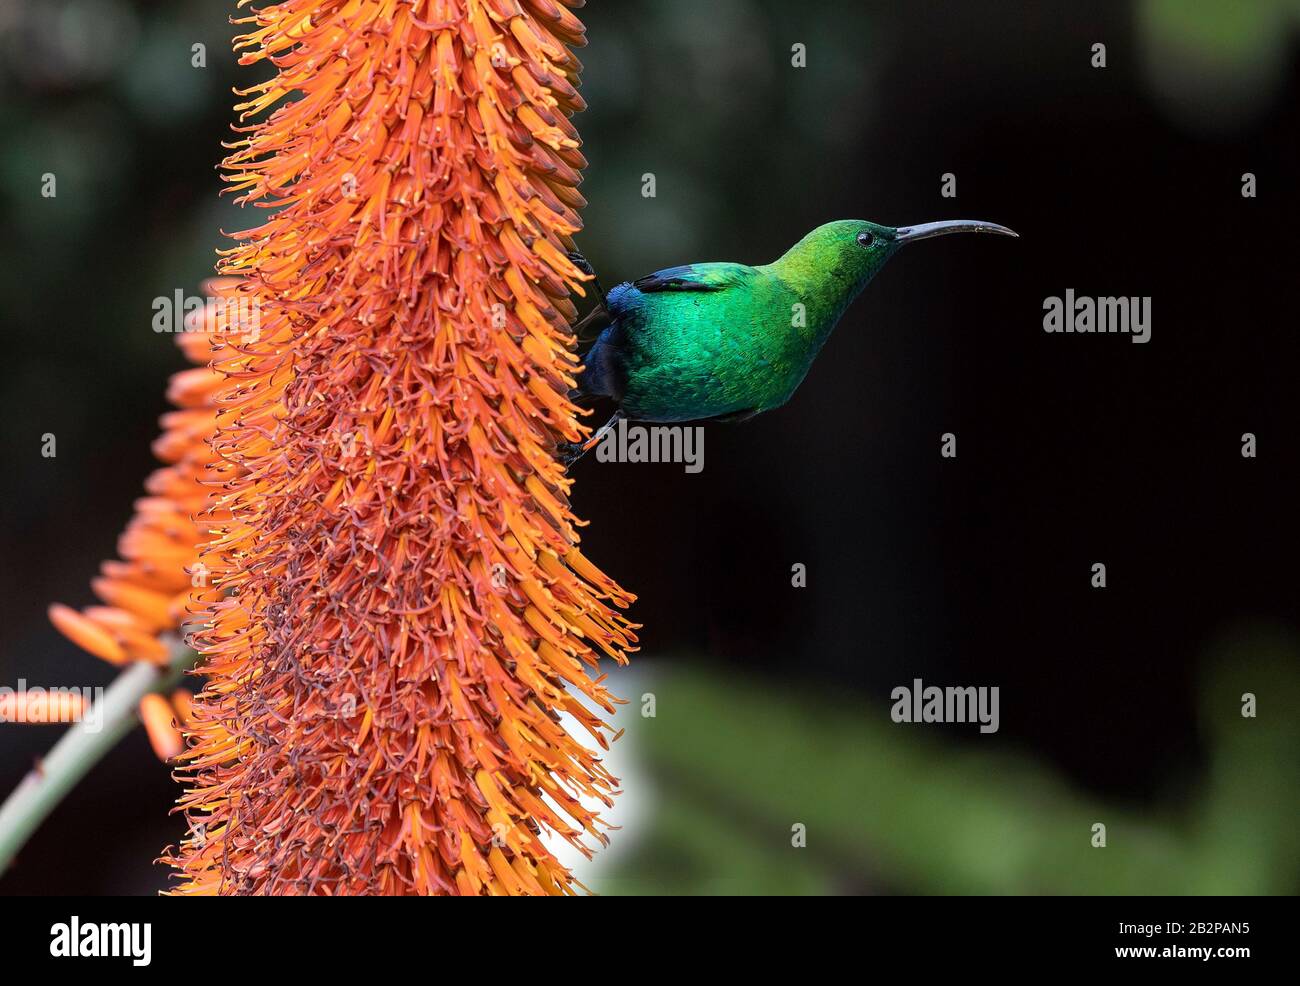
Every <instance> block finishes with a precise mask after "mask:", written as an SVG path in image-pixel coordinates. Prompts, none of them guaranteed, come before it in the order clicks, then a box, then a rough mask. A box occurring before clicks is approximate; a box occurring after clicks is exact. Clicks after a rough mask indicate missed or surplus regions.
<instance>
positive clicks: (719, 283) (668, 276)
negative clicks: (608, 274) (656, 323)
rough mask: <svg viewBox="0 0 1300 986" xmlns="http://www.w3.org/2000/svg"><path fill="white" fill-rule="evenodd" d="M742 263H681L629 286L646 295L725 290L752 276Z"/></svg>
mask: <svg viewBox="0 0 1300 986" xmlns="http://www.w3.org/2000/svg"><path fill="white" fill-rule="evenodd" d="M755 273H756V271H755V270H754V268H753V267H746V266H745V265H744V264H683V265H682V266H681V267H668V268H665V269H664V270H657V271H655V272H654V273H653V274H647V275H646V276H645V277H639V278H637V279H636V280H635V281H633V282H632V287H634V288H636V289H637V290H638V291H641V292H643V293H645V294H650V293H651V292H653V291H724V290H726V289H727V288H729V287H733V286H735V285H737V284H743V283H745V282H746V281H748V280H749V279H750V278H751V277H753V276H754V274H755Z"/></svg>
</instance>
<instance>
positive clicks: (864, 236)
mask: <svg viewBox="0 0 1300 986" xmlns="http://www.w3.org/2000/svg"><path fill="white" fill-rule="evenodd" d="M875 241H876V238H875V237H874V236H872V235H871V234H870V233H869V232H867V231H866V230H865V229H864V230H863V231H862V232H861V233H859V234H858V246H871V244H872V243H874V242H875Z"/></svg>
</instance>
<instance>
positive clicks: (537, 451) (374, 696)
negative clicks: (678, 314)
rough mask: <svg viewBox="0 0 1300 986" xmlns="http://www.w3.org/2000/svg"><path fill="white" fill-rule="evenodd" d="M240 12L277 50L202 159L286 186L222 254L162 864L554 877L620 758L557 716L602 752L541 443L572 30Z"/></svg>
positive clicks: (588, 649) (519, 1)
mask: <svg viewBox="0 0 1300 986" xmlns="http://www.w3.org/2000/svg"><path fill="white" fill-rule="evenodd" d="M240 23H243V24H245V25H249V27H248V33H246V34H245V35H244V36H242V37H241V38H239V39H238V40H237V42H236V44H237V48H238V49H239V50H240V51H241V52H242V53H243V54H242V58H241V61H242V63H243V64H253V63H258V62H271V63H272V64H273V65H274V66H275V68H276V69H277V70H278V74H277V75H276V76H275V77H274V78H272V79H270V80H269V81H266V82H263V83H261V84H259V85H257V86H254V87H253V88H252V89H251V90H248V91H247V92H245V93H243V95H245V96H246V97H247V98H248V101H247V102H245V103H244V104H242V105H241V106H239V107H238V109H239V111H240V112H241V114H242V115H241V122H246V121H249V120H252V119H253V118H258V122H255V123H251V124H248V125H246V126H244V127H241V128H240V129H239V130H238V132H239V133H240V134H241V135H242V136H241V139H240V140H238V141H237V142H236V143H235V144H234V145H233V151H232V153H231V154H230V156H229V157H228V159H227V161H226V171H227V180H228V181H229V182H230V183H231V185H232V187H233V188H234V189H235V190H237V191H238V192H239V193H240V194H241V201H244V202H257V203H260V204H262V205H266V206H274V207H276V208H277V210H278V211H276V212H275V213H274V214H273V215H272V216H271V218H270V219H269V220H268V221H267V222H266V223H265V224H264V225H262V226H261V227H259V228H257V229H254V230H251V231H248V232H245V233H243V234H240V235H239V236H238V237H237V239H238V241H239V242H238V245H237V246H236V247H235V248H233V249H232V250H230V251H228V252H227V253H226V254H225V257H224V260H223V263H222V269H223V272H224V273H226V274H228V275H231V276H233V277H235V278H237V279H238V284H237V287H236V289H235V290H233V291H231V292H230V293H229V294H228V296H227V299H226V300H228V301H231V302H238V304H237V305H232V306H230V307H228V308H227V311H228V312H231V311H233V312H234V313H233V314H230V315H229V317H230V318H232V319H236V320H237V321H238V322H239V323H240V326H241V329H242V330H244V331H242V332H240V333H236V334H225V335H220V336H218V337H217V339H218V341H217V343H216V345H215V346H214V350H215V354H214V356H215V358H214V367H215V368H216V370H217V371H219V372H220V373H221V374H222V375H223V377H224V378H225V382H224V383H223V385H222V389H221V392H220V394H219V396H218V405H219V407H220V408H221V410H220V414H219V415H218V419H217V423H216V432H215V438H214V440H213V448H214V450H215V452H216V457H217V464H216V466H215V468H214V470H213V475H212V476H210V477H209V483H210V484H211V483H212V481H213V480H215V485H216V487H217V489H216V493H215V496H214V501H213V503H214V511H215V512H216V513H215V514H214V519H213V520H212V522H211V523H209V524H206V525H205V526H206V527H209V528H212V529H214V532H215V533H214V534H213V536H212V539H211V540H210V541H209V542H208V544H207V546H206V548H205V550H204V553H203V556H202V562H203V564H204V565H206V568H207V570H208V571H210V573H211V587H210V588H209V589H207V590H201V591H199V592H197V593H196V594H195V596H194V599H195V604H196V605H197V604H200V603H201V604H203V605H205V606H206V607H207V610H206V612H204V613H203V614H202V615H201V616H200V617H199V618H200V619H201V620H202V621H203V625H202V628H201V629H200V630H199V631H198V632H197V634H196V646H197V647H198V649H199V650H200V651H201V653H203V655H204V657H205V664H204V668H203V672H204V674H205V675H207V686H206V687H205V688H204V690H203V691H202V692H201V693H200V694H199V695H198V696H197V697H196V699H195V701H194V704H193V708H192V710H190V711H189V717H188V720H187V732H188V733H189V734H190V736H191V746H190V748H189V749H188V750H187V751H186V753H184V754H183V758H184V760H185V761H186V763H187V766H186V767H185V768H184V770H185V772H186V775H187V777H188V778H189V780H190V783H191V788H190V790H188V791H187V792H186V794H185V795H184V797H183V799H182V805H183V808H184V810H185V811H186V812H187V815H188V816H189V820H190V824H191V835H190V837H189V838H188V839H187V840H186V841H185V842H184V843H183V844H182V846H181V847H180V849H179V850H178V851H177V852H176V854H175V855H174V856H173V857H171V858H170V860H169V861H170V862H171V863H172V865H173V866H175V867H176V868H177V870H178V872H179V875H180V877H181V883H180V884H179V886H178V887H177V892H179V893H200V894H202V893H239V894H250V893H327V894H344V893H346V894H358V893H378V894H407V893H411V894H434V893H447V894H460V893H464V894H480V893H504V894H547V893H549V894H557V893H571V892H573V890H574V886H575V884H574V880H573V878H572V876H571V874H570V873H569V871H568V870H567V869H565V868H564V867H562V866H561V865H560V864H559V863H558V862H557V861H556V859H555V858H554V856H553V855H552V854H551V852H550V851H549V849H548V848H547V846H546V845H545V843H544V842H543V841H542V839H541V836H542V834H543V833H544V832H547V831H549V832H553V833H556V834H558V835H559V836H560V837H562V838H564V839H566V840H568V841H569V842H570V843H572V844H574V845H575V846H578V847H580V848H581V849H582V850H583V851H584V852H588V853H589V852H590V849H591V845H590V839H595V840H597V841H599V842H603V841H604V840H605V836H604V833H603V831H602V829H601V825H600V821H599V818H598V816H597V814H596V813H595V811H594V809H593V807H592V805H593V803H603V804H605V805H608V804H610V803H611V797H612V795H613V793H614V792H615V789H616V787H617V780H616V778H614V777H612V776H611V775H610V774H609V773H608V771H607V770H606V769H605V768H604V767H603V766H602V763H601V761H600V758H599V756H598V755H597V754H596V753H595V752H593V751H592V750H590V749H588V748H586V747H585V746H584V745H583V744H582V743H580V742H579V741H578V740H577V739H576V738H574V736H572V735H571V734H570V733H569V732H568V731H566V729H565V728H564V726H563V725H561V722H560V718H561V715H560V714H561V713H569V714H570V715H572V716H573V717H574V719H575V720H576V722H577V723H578V724H579V725H580V726H581V727H582V728H583V729H585V730H586V732H587V733H589V734H590V735H591V736H592V737H593V738H594V739H595V741H596V742H597V743H598V744H599V745H600V746H601V747H605V746H606V745H607V737H606V733H607V732H608V729H609V727H608V726H607V725H606V724H605V723H604V722H603V721H602V719H601V717H600V715H599V713H597V712H595V711H593V710H592V709H591V708H589V707H588V704H590V705H593V706H595V707H598V708H600V709H603V710H604V712H606V713H611V712H612V711H613V708H614V706H613V703H614V701H615V700H614V699H613V698H612V697H611V695H610V694H609V692H608V691H607V690H606V688H605V686H604V684H603V677H602V676H593V672H592V671H591V670H590V669H595V668H596V667H597V663H598V657H599V656H600V654H601V653H603V654H605V655H608V656H609V657H611V658H613V659H615V660H616V661H619V662H625V661H626V656H625V651H627V650H629V649H631V645H632V644H633V643H634V642H635V637H634V635H633V633H632V630H633V629H634V628H633V626H632V625H631V624H629V623H627V622H626V620H625V619H624V618H623V617H622V616H621V615H619V613H618V611H617V608H622V607H625V606H627V605H628V604H629V603H630V601H631V597H630V596H629V595H628V594H627V593H625V592H624V591H623V590H621V589H620V588H619V587H618V586H617V585H616V584H615V583H614V582H612V581H611V580H610V579H609V578H608V577H606V576H605V575H603V574H602V573H601V572H600V571H599V570H597V569H596V568H595V567H594V566H593V565H592V564H591V563H590V562H588V561H587V560H586V559H585V558H584V557H583V556H582V554H581V553H580V552H579V551H578V548H577V544H578V535H577V531H576V526H577V523H578V522H577V520H576V519H575V517H574V516H573V514H572V512H571V510H570V507H569V504H568V500H567V496H566V494H567V491H568V488H569V480H567V479H566V478H565V476H564V473H563V470H562V468H561V467H560V466H559V464H558V463H557V462H556V461H555V460H554V457H553V453H554V445H555V441H556V439H557V437H563V438H565V439H567V440H571V441H575V440H581V439H582V437H583V436H584V435H585V434H586V429H585V428H583V427H581V426H580V425H579V424H578V423H577V421H576V417H575V415H576V409H575V408H574V407H573V405H571V404H570V403H569V401H568V400H567V397H566V394H567V392H568V390H569V389H570V388H571V386H572V385H573V377H574V372H575V369H576V366H577V361H576V358H575V356H574V355H573V352H572V346H573V339H572V337H571V335H570V334H569V331H568V324H569V322H570V321H571V320H572V318H573V316H574V314H575V310H574V308H573V306H572V304H571V303H570V302H569V301H568V297H567V296H568V292H569V291H570V290H571V289H578V290H580V284H581V281H582V279H583V277H582V275H581V273H580V272H579V271H578V270H577V269H576V268H575V267H574V266H573V264H572V263H571V262H570V260H569V259H568V257H567V256H566V253H567V251H568V250H570V249H571V248H572V245H573V244H572V240H571V237H572V234H573V233H574V232H576V231H577V230H578V229H579V228H580V220H579V218H578V216H577V212H576V210H577V209H578V208H579V207H580V206H581V205H582V203H583V199H582V197H581V196H580V195H579V194H578V192H577V191H576V188H575V186H576V185H577V183H578V180H579V173H580V171H581V169H582V167H583V166H584V164H585V162H584V159H583V157H582V155H581V153H580V152H579V150H578V139H577V134H576V132H575V130H574V128H573V126H572V125H571V123H570V121H569V117H570V116H571V114H572V113H574V112H575V111H576V110H578V109H579V108H581V106H582V102H581V99H580V97H579V96H578V94H577V91H576V89H575V85H576V82H577V75H578V71H579V69H580V65H579V63H578V62H577V60H576V59H575V58H574V57H573V55H572V53H571V52H570V50H569V48H570V46H573V45H578V44H581V43H582V40H583V29H582V25H581V24H580V23H579V22H578V20H577V19H576V18H574V16H573V15H572V13H571V12H570V11H569V10H568V9H567V7H566V6H561V5H560V4H559V3H556V2H554V0H414V2H396V0H366V2H362V0H336V2H329V0H325V2H321V0H313V2H307V0H287V2H284V3H279V4H274V5H271V6H267V7H265V8H263V9H261V10H258V11H256V12H254V13H253V14H251V16H249V17H247V18H245V19H244V20H242V21H240ZM293 95H300V96H301V98H298V99H289V98H288V97H291V96H293ZM267 111H270V115H269V116H265V117H264V116H263V114H264V113H266V112H267ZM160 598H162V597H160ZM156 615H157V616H158V618H161V615H162V610H160V611H159V612H158V613H157V614H156Z"/></svg>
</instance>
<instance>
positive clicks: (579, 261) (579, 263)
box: [568, 250, 596, 277]
mask: <svg viewBox="0 0 1300 986" xmlns="http://www.w3.org/2000/svg"><path fill="white" fill-rule="evenodd" d="M568 257H569V260H571V261H572V262H573V266H574V267H576V268H578V270H580V271H582V272H583V273H584V274H587V275H589V276H590V277H595V276H596V271H595V270H594V269H593V268H592V266H591V261H589V260H588V259H587V258H586V257H584V256H583V255H582V254H580V253H579V252H578V251H577V250H570V251H569V253H568Z"/></svg>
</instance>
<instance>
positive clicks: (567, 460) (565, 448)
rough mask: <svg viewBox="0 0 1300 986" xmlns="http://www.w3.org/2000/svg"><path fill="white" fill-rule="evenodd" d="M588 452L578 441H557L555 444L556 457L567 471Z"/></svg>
mask: <svg viewBox="0 0 1300 986" xmlns="http://www.w3.org/2000/svg"><path fill="white" fill-rule="evenodd" d="M586 452H587V449H586V448H585V447H584V446H582V445H581V444H579V443H578V442H557V443H556V444H555V458H556V460H557V461H558V462H559V463H560V465H562V466H564V468H565V470H566V471H567V470H568V468H569V467H570V466H571V465H573V464H574V463H575V462H577V461H578V460H579V459H581V458H582V457H583V456H584V455H585V454H586Z"/></svg>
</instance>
